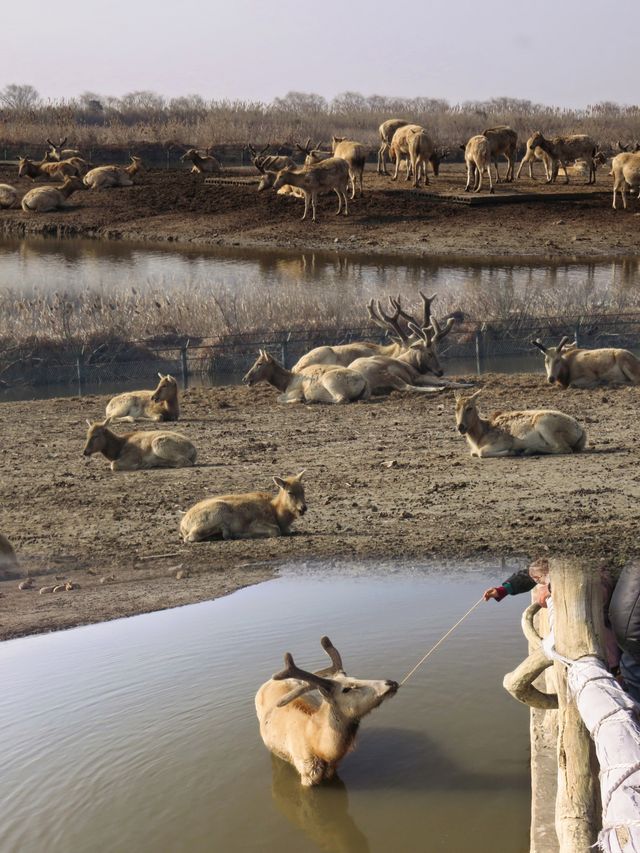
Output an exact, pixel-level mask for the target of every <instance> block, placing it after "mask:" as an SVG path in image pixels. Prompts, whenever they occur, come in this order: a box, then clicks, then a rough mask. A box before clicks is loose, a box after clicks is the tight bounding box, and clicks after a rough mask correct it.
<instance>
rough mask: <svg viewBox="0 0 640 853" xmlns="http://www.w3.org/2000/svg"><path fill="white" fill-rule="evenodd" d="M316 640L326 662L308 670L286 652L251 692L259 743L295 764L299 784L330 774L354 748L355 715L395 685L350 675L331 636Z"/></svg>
mask: <svg viewBox="0 0 640 853" xmlns="http://www.w3.org/2000/svg"><path fill="white" fill-rule="evenodd" d="M320 642H321V644H322V647H323V649H324V650H325V651H326V653H327V654H328V655H329V657H330V659H331V666H329V667H327V668H326V669H321V670H319V671H317V672H308V671H307V670H304V669H300V668H299V667H298V666H296V664H295V662H294V660H293V657H292V656H291V654H290V653H289V652H287V653H286V655H285V656H284V662H285V669H283V670H282V671H281V672H278V673H276V674H275V675H273V676H272V677H271V678H270V679H269V680H268V681H267V682H265V683H264V684H263V685H262V686H261V687H260V689H259V690H258V692H257V694H256V698H255V705H256V714H257V716H258V720H259V722H260V735H261V736H262V740H263V741H264V744H265V746H266V747H267V749H269V750H270V751H271V752H272V753H274V754H275V755H277V756H278V757H279V758H281V759H283V761H287V762H288V763H289V764H292V765H293V766H294V767H295V768H296V770H297V771H298V773H299V774H300V782H301V784H302V785H304V786H305V787H309V786H312V785H318V784H319V783H320V782H322V781H323V780H325V779H331V778H332V777H333V775H334V773H335V771H336V768H337V766H338V764H339V763H340V761H342V759H343V758H344V757H345V755H347V753H349V752H350V751H351V750H353V749H354V746H355V738H356V734H357V731H358V726H359V725H360V720H362V718H363V717H365V716H366V715H367V714H369V713H370V712H371V711H373V709H374V708H377V707H378V706H379V705H380V704H381V703H382V702H384V700H385V699H388V698H389V697H391V696H394V695H395V694H396V692H397V691H398V683H397V682H396V681H390V680H378V681H365V680H362V679H358V678H351V677H350V676H348V675H347V674H346V673H345V671H344V666H343V663H342V658H341V656H340V654H339V652H338V650H337V649H336V648H335V646H334V645H333V644H332V642H331V640H330V639H329V638H328V637H322V639H321V640H320Z"/></svg>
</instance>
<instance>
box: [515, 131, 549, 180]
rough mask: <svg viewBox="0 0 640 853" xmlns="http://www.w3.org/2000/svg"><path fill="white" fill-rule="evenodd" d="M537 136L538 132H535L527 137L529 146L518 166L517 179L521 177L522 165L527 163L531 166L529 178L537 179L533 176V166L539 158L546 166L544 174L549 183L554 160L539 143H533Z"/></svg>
mask: <svg viewBox="0 0 640 853" xmlns="http://www.w3.org/2000/svg"><path fill="white" fill-rule="evenodd" d="M535 138H536V134H535V133H534V135H533V136H530V137H529V139H527V147H526V150H525V152H524V157H523V158H522V160H521V161H520V165H519V167H518V174H517V175H516V180H518V178H519V177H520V173H521V172H522V167H523V166H524V164H525V163H526V164H527V165H528V167H529V178H530V180H532V181H535V180H536V179H535V178H534V176H533V168H532V167H533V164H534V163H535V162H536V161H537V160H541V161H542V165H543V166H544V176H545V178H546V180H547V183H548V182H549V181H550V180H551V175H552V171H553V161H552V160H551V157H550V156H549V155H548V154H547V152H546V151H545V150H544V149H542V148H540V146H539V145H534V144H533V143H534V142H535Z"/></svg>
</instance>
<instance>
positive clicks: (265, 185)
mask: <svg viewBox="0 0 640 853" xmlns="http://www.w3.org/2000/svg"><path fill="white" fill-rule="evenodd" d="M277 177H278V173H277V172H271V171H265V172H263V173H262V176H261V178H260V181H259V183H258V192H259V193H261V192H264V190H270V189H272V188H273V185H274V184H275V182H276V178H277ZM278 195H292V196H295V197H296V198H304V191H303V190H301V189H300V187H292V186H291V185H290V184H284V185H283V186H281V187H280V188H279V189H278Z"/></svg>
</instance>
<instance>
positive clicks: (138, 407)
mask: <svg viewBox="0 0 640 853" xmlns="http://www.w3.org/2000/svg"><path fill="white" fill-rule="evenodd" d="M158 377H159V379H160V381H159V382H158V384H157V386H156V387H155V388H154V389H153V391H126V392H125V393H124V394H118V395H116V396H115V397H112V398H111V400H109V402H108V403H107V408H106V411H105V414H106V416H107V417H108V418H112V419H113V420H120V421H129V422H130V423H132V422H133V421H135V420H138V419H140V420H149V421H177V420H178V418H179V417H180V405H179V403H178V383H177V382H176V380H175V379H174V378H173V376H171V375H170V374H168V373H167V375H166V376H163V375H162V373H158Z"/></svg>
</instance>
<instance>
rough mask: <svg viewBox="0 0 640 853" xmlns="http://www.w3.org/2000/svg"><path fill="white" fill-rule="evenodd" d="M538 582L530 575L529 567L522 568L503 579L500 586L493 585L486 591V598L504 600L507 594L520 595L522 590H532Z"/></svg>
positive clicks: (486, 599)
mask: <svg viewBox="0 0 640 853" xmlns="http://www.w3.org/2000/svg"><path fill="white" fill-rule="evenodd" d="M535 585H536V582H535V581H534V580H533V578H531V577H530V576H529V570H528V569H521V570H520V571H519V572H514V573H513V574H512V575H511V576H510V577H508V578H507V579H506V581H503V582H502V584H501V585H500V586H492V587H490V589H487V590H486V591H485V593H484V596H483V597H484V600H485V601H489V600H490V599H492V598H493V599H494V600H495V601H502V599H503V598H505V597H506V596H507V595H520V593H522V592H530V591H531V590H532V589H533V588H534V586H535Z"/></svg>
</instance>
